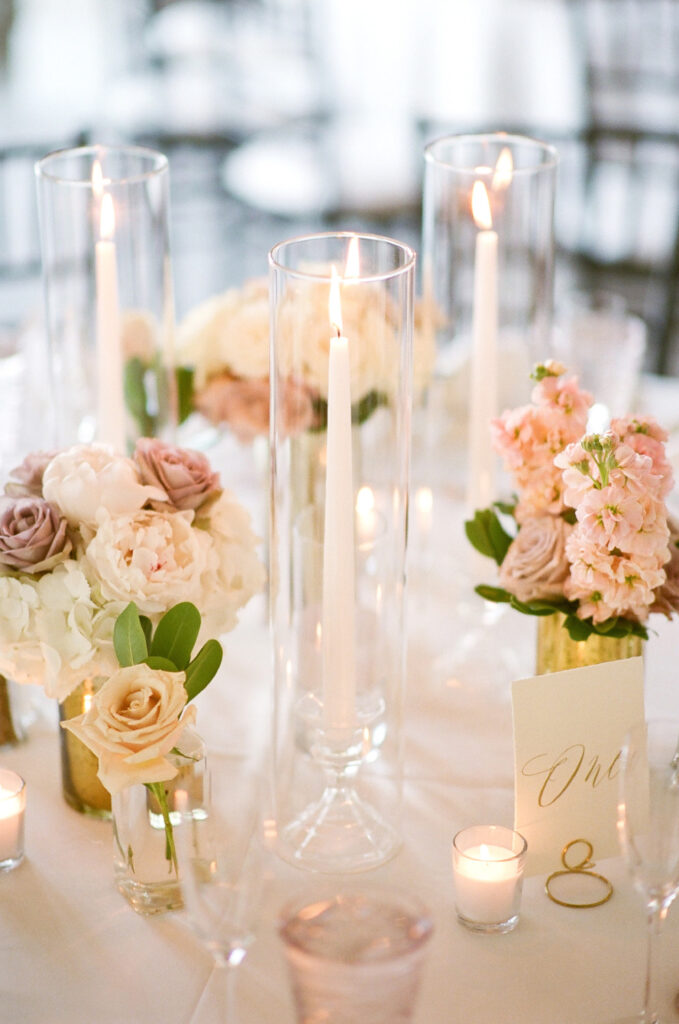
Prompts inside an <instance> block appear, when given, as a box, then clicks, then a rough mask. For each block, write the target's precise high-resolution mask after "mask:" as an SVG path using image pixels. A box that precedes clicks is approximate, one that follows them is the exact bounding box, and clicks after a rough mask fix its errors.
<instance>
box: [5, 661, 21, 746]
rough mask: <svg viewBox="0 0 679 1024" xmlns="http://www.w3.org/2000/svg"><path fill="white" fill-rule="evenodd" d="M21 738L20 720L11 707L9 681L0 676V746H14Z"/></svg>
mask: <svg viewBox="0 0 679 1024" xmlns="http://www.w3.org/2000/svg"><path fill="white" fill-rule="evenodd" d="M23 739H25V734H24V732H23V729H22V728H21V722H20V721H19V719H18V717H17V716H16V715H15V714H14V709H13V708H12V700H11V692H10V684H9V681H8V680H7V679H5V677H4V676H0V747H14V746H16V744H17V743H20V742H21V741H22V740H23Z"/></svg>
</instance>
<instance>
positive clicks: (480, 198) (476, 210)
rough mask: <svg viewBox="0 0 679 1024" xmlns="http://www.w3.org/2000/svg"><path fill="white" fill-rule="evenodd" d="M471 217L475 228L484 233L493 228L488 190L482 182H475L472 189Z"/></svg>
mask: <svg viewBox="0 0 679 1024" xmlns="http://www.w3.org/2000/svg"><path fill="white" fill-rule="evenodd" d="M472 216H473V218H474V222H475V224H476V226H477V228H483V229H485V230H486V231H488V230H490V228H492V226H493V217H492V215H491V212H490V200H489V199H488V190H487V189H486V186H485V185H484V184H483V182H482V181H475V182H474V188H473V189H472Z"/></svg>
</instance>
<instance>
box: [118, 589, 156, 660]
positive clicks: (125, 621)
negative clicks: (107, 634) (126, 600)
mask: <svg viewBox="0 0 679 1024" xmlns="http://www.w3.org/2000/svg"><path fill="white" fill-rule="evenodd" d="M113 649H114V650H115V652H116V657H117V659H118V662H119V664H120V665H122V666H123V667H126V666H128V665H138V664H139V663H140V662H142V661H143V660H144V658H146V656H147V655H148V653H149V652H148V648H147V646H146V637H145V635H144V629H143V627H142V624H141V622H140V620H139V612H138V611H137V606H136V604H135V603H134V602H133V601H131V602H130V604H128V606H127V608H125V610H124V611H122V612H121V613H120V615H119V616H118V618H117V619H116V622H115V626H114V627H113Z"/></svg>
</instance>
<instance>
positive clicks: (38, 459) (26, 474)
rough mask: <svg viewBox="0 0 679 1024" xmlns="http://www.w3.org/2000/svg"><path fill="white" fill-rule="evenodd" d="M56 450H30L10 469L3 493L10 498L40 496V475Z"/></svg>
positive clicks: (41, 475)
mask: <svg viewBox="0 0 679 1024" xmlns="http://www.w3.org/2000/svg"><path fill="white" fill-rule="evenodd" d="M56 454H57V453H56V452H31V453H30V455H27V456H26V458H25V459H24V461H23V462H22V463H21V465H20V466H17V467H16V468H15V469H12V470H10V474H9V476H10V479H9V480H8V482H7V484H6V485H5V494H9V495H10V496H11V497H12V498H30V497H34V498H42V477H43V473H44V472H45V469H46V468H47V466H48V464H49V463H50V462H51V461H52V459H53V458H54V456H55V455H56Z"/></svg>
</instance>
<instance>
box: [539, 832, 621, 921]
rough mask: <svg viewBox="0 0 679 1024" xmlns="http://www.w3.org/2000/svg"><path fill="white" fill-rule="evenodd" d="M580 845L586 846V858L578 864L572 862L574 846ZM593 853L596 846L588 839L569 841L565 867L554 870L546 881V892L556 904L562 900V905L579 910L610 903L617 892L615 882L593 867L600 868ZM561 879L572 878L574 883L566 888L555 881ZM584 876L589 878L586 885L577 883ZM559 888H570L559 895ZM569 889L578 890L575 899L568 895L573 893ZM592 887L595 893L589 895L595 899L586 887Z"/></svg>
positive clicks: (564, 854) (563, 859) (565, 850)
mask: <svg viewBox="0 0 679 1024" xmlns="http://www.w3.org/2000/svg"><path fill="white" fill-rule="evenodd" d="M579 845H583V846H584V847H585V849H586V853H585V855H584V857H583V858H582V859H581V860H580V861H578V862H577V863H569V857H568V854H569V852H570V851H571V850H572V848H573V847H574V846H579ZM593 853H594V848H593V846H592V844H591V843H590V842H589V840H588V839H572V840H571V841H570V843H566V845H565V846H564V848H563V850H562V851H561V863H562V864H563V869H560V870H559V871H553V872H552V873H551V875H550V876H549V877H548V878H547V881H546V882H545V892H546V893H547V895H548V896H549V898H550V900H552V902H553V903H558V904H559V906H560V907H573V908H574V909H576V910H584V909H585V908H587V907H600V906H601V905H602V904H603V903H607V902H608V900H610V898H611V896H612V895H613V884H612V883H611V882H610V881H609V880H608V878H606V877H605V876H604V875H600V874H599V872H598V871H593V870H592V868H595V867H596V864H595V863H594V861H593V860H592V854H593ZM574 856H577V854H575V855H571V858H570V859H571V861H572V860H573V859H574ZM557 879H570V880H571V882H570V883H568V882H567V883H566V885H565V887H564V886H563V885H561V886H560V887H559V885H558V883H557V885H555V884H554V883H555V882H556V881H557ZM584 879H587V882H586V883H585V885H584V887H583V886H578V885H573V883H574V882H575V881H577V882H583V880H584ZM559 888H561V889H564V888H565V890H566V891H564V892H562V893H560V895H557V894H556V891H557V890H558V889H559ZM569 888H574V889H575V890H576V891H575V892H574V893H573V894H572V895H573V896H575V897H576V898H575V899H566V898H565V897H566V896H568V895H569V893H568V889H569ZM588 888H590V889H592V892H591V893H590V894H589V896H590V897H592V898H588V896H587V892H586V890H587V889H588ZM578 889H580V890H581V892H580V895H581V896H582V898H577V897H578V895H579V894H578V892H577V890H578Z"/></svg>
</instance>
